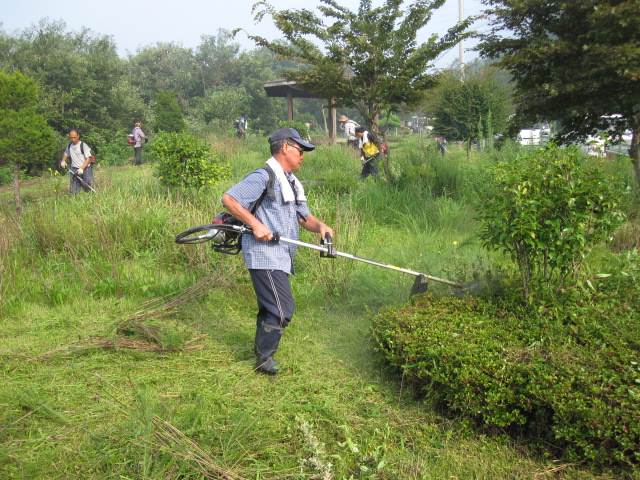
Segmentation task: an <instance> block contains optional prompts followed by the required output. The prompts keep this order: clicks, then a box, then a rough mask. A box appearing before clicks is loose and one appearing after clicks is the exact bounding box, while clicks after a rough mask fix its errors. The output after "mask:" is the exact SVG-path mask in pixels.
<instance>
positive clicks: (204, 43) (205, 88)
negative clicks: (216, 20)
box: [195, 28, 240, 97]
mask: <svg viewBox="0 0 640 480" xmlns="http://www.w3.org/2000/svg"><path fill="white" fill-rule="evenodd" d="M230 40H231V34H230V32H229V31H228V30H224V29H222V28H221V29H219V30H218V34H217V35H216V36H213V35H203V36H202V37H200V45H198V48H197V49H196V53H195V61H196V62H197V64H198V67H199V82H198V83H199V85H198V95H199V96H203V97H206V96H208V94H209V93H210V90H212V89H214V88H219V87H221V86H225V85H230V84H235V85H238V84H239V83H240V82H233V81H231V77H232V76H233V73H234V70H235V66H236V63H237V57H238V53H239V52H240V45H239V44H238V43H232V42H231V41H230Z"/></svg>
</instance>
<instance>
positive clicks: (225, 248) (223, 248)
mask: <svg viewBox="0 0 640 480" xmlns="http://www.w3.org/2000/svg"><path fill="white" fill-rule="evenodd" d="M211 223H212V224H213V225H222V224H224V225H237V226H238V227H242V226H243V224H242V222H241V221H240V220H238V219H237V218H236V217H234V216H233V215H231V214H230V213H227V212H222V213H219V214H218V215H216V216H215V217H213V222H211ZM209 233H210V234H211V235H212V237H211V248H212V249H213V250H214V251H216V252H218V253H226V254H228V255H237V254H238V252H240V249H241V248H242V245H241V244H240V237H241V235H242V234H241V233H240V232H237V231H235V230H230V229H229V228H213V229H211V230H210V231H209Z"/></svg>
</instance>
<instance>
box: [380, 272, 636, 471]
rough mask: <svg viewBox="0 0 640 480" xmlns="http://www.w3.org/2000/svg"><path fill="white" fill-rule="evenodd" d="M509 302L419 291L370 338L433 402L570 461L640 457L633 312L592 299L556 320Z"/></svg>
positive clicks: (382, 316)
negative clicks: (614, 311) (617, 311)
mask: <svg viewBox="0 0 640 480" xmlns="http://www.w3.org/2000/svg"><path fill="white" fill-rule="evenodd" d="M636 263H637V262H636ZM632 288H633V290H634V292H635V293H634V295H637V294H638V293H640V292H639V291H638V288H637V286H632ZM612 293H613V292H612ZM508 310H510V312H509V313H508V311H507V307H504V309H502V308H496V307H495V306H493V305H491V304H489V303H486V302H484V301H481V300H478V299H473V298H466V299H452V298H440V299H438V298H435V297H432V296H423V297H420V298H418V299H417V300H414V301H413V302H410V303H408V304H407V305H405V306H404V307H403V308H400V309H397V308H389V309H386V310H385V311H383V312H382V313H380V314H379V315H378V316H377V317H376V318H375V321H374V336H375V338H376V341H377V343H378V346H379V349H380V351H381V352H382V353H383V355H384V357H385V358H386V359H387V361H388V362H389V363H390V364H391V365H393V366H394V367H397V368H398V369H400V370H401V371H402V374H403V377H404V378H405V379H406V380H408V381H409V382H410V383H414V384H416V385H417V386H418V387H419V388H420V390H421V391H422V392H423V393H424V395H425V396H426V397H427V399H428V400H430V401H432V402H434V404H435V405H441V406H444V407H446V408H447V409H449V410H450V411H452V412H456V413H458V414H462V415H463V416H465V417H467V418H469V419H471V420H474V421H475V422H476V424H478V425H484V426H485V428H486V427H489V428H490V429H491V428H493V429H495V428H496V427H497V428H498V429H500V431H510V432H512V433H519V434H520V435H521V436H523V437H524V438H527V440H528V441H530V442H532V444H533V445H535V446H537V447H539V448H541V449H543V450H547V451H550V452H551V453H554V454H557V453H560V454H561V456H563V457H564V458H565V459H567V460H569V461H579V460H582V459H584V458H587V459H589V460H591V461H593V462H594V463H597V464H601V465H609V464H633V463H637V462H638V460H639V459H640V458H639V455H638V445H640V423H639V422H638V421H637V420H638V414H637V402H638V398H639V395H640V386H639V384H638V382H639V381H640V380H639V377H640V368H639V366H638V362H637V354H636V353H635V352H636V351H637V348H638V346H640V337H639V334H638V331H639V330H638V326H639V325H638V319H637V318H635V317H634V316H633V314H632V313H630V312H627V314H626V315H622V316H620V317H610V316H609V315H605V316H604V317H603V316H602V312H601V311H598V309H594V308H593V307H592V306H591V305H590V306H583V307H579V306H572V308H570V309H568V310H564V311H562V313H560V312H556V313H557V314H559V315H560V316H561V318H559V319H560V320H562V321H548V320H544V319H542V318H539V319H538V318H536V317H535V316H532V315H530V314H527V313H526V312H524V311H515V312H514V311H513V307H512V306H511V308H508ZM636 317H637V316H636ZM620 329H624V332H625V334H624V335H623V336H622V337H621V336H620V333H619V332H620Z"/></svg>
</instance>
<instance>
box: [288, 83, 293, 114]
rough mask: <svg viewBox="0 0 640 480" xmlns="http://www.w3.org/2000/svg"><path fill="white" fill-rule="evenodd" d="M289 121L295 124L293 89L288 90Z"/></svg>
mask: <svg viewBox="0 0 640 480" xmlns="http://www.w3.org/2000/svg"><path fill="white" fill-rule="evenodd" d="M287 119H288V120H289V121H290V122H293V92H292V91H291V87H288V88H287Z"/></svg>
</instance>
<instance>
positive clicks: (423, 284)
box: [409, 275, 429, 296]
mask: <svg viewBox="0 0 640 480" xmlns="http://www.w3.org/2000/svg"><path fill="white" fill-rule="evenodd" d="M427 287H429V279H428V278H427V277H425V276H424V275H418V276H417V277H416V279H415V281H414V282H413V287H411V293H410V294H409V296H412V295H417V294H419V293H425V292H426V291H427Z"/></svg>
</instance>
